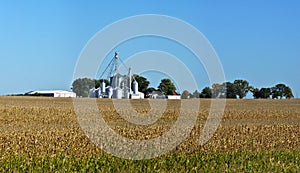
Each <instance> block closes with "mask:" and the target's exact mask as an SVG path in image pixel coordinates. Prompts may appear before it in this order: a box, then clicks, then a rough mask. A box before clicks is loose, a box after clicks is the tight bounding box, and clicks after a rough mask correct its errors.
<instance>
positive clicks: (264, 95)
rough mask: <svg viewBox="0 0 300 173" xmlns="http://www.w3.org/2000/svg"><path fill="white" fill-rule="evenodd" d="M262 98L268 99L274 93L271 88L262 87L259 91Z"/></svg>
mask: <svg viewBox="0 0 300 173" xmlns="http://www.w3.org/2000/svg"><path fill="white" fill-rule="evenodd" d="M259 94H260V98H263V99H267V98H270V96H271V95H272V93H271V88H261V89H260V91H259Z"/></svg>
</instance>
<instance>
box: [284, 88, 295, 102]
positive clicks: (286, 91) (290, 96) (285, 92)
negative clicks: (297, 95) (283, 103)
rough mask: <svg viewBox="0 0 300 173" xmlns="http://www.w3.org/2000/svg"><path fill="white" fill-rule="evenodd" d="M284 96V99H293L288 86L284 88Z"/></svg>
mask: <svg viewBox="0 0 300 173" xmlns="http://www.w3.org/2000/svg"><path fill="white" fill-rule="evenodd" d="M284 96H285V98H288V99H290V98H294V95H293V91H292V89H291V88H290V87H288V86H286V87H285V90H284Z"/></svg>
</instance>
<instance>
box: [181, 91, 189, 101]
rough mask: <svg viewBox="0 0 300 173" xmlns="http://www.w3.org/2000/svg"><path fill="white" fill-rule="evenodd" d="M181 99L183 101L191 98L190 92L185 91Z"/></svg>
mask: <svg viewBox="0 0 300 173" xmlns="http://www.w3.org/2000/svg"><path fill="white" fill-rule="evenodd" d="M181 98H182V99H189V98H190V92H188V91H187V90H184V91H183V92H182V94H181Z"/></svg>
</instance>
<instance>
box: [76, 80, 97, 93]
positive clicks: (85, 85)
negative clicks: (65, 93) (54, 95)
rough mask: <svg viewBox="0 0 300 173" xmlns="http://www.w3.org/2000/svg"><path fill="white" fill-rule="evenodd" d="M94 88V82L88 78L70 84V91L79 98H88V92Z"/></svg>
mask: <svg viewBox="0 0 300 173" xmlns="http://www.w3.org/2000/svg"><path fill="white" fill-rule="evenodd" d="M93 87H95V80H93V79H89V78H79V79H76V80H75V81H74V82H73V83H72V90H73V92H75V93H76V95H77V96H79V97H88V95H89V90H90V89H91V88H93Z"/></svg>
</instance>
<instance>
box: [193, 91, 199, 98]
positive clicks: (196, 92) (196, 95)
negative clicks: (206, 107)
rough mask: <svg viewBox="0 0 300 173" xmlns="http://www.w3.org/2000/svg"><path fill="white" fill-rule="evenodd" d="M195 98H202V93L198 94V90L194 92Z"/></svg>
mask: <svg viewBox="0 0 300 173" xmlns="http://www.w3.org/2000/svg"><path fill="white" fill-rule="evenodd" d="M192 97H193V98H200V93H199V92H198V90H195V91H194V92H193V96H192Z"/></svg>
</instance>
